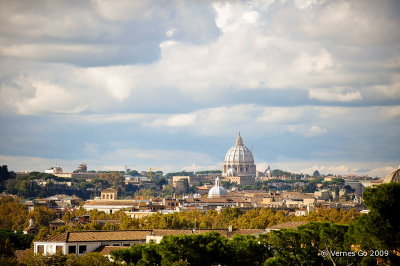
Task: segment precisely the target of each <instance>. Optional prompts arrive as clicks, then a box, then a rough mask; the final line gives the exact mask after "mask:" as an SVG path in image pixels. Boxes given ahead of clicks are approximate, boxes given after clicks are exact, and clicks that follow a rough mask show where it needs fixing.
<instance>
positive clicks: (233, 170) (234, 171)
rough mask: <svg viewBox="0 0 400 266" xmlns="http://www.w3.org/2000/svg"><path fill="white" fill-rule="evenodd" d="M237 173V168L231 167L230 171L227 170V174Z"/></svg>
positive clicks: (233, 174)
mask: <svg viewBox="0 0 400 266" xmlns="http://www.w3.org/2000/svg"><path fill="white" fill-rule="evenodd" d="M236 173H237V171H236V169H235V168H229V169H228V171H227V172H226V174H227V175H228V176H235V175H236Z"/></svg>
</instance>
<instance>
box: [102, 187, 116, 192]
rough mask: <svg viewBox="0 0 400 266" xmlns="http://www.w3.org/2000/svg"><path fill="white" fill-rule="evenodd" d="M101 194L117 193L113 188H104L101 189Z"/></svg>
mask: <svg viewBox="0 0 400 266" xmlns="http://www.w3.org/2000/svg"><path fill="white" fill-rule="evenodd" d="M101 192H117V190H115V189H113V188H105V189H102V190H101Z"/></svg>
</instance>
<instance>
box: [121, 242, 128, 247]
mask: <svg viewBox="0 0 400 266" xmlns="http://www.w3.org/2000/svg"><path fill="white" fill-rule="evenodd" d="M122 245H123V246H124V247H129V246H130V245H129V243H124V244H122Z"/></svg>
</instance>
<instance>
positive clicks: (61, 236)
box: [39, 232, 68, 242]
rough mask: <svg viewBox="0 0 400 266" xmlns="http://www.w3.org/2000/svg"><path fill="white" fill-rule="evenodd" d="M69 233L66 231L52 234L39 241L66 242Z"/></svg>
mask: <svg viewBox="0 0 400 266" xmlns="http://www.w3.org/2000/svg"><path fill="white" fill-rule="evenodd" d="M67 235H68V233H67V232H65V233H62V234H59V235H54V236H50V237H48V238H45V239H42V240H39V242H65V241H67Z"/></svg>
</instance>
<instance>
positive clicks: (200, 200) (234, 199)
mask: <svg viewBox="0 0 400 266" xmlns="http://www.w3.org/2000/svg"><path fill="white" fill-rule="evenodd" d="M186 202H188V203H192V202H196V203H219V202H221V203H226V202H230V203H232V202H250V199H249V198H243V197H229V198H224V197H221V198H196V199H194V198H190V199H187V200H186Z"/></svg>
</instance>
